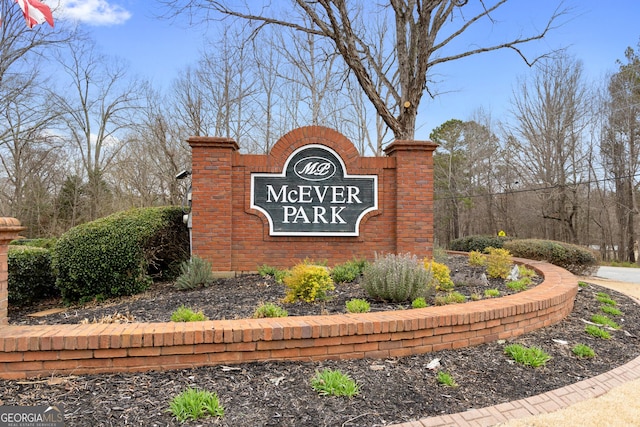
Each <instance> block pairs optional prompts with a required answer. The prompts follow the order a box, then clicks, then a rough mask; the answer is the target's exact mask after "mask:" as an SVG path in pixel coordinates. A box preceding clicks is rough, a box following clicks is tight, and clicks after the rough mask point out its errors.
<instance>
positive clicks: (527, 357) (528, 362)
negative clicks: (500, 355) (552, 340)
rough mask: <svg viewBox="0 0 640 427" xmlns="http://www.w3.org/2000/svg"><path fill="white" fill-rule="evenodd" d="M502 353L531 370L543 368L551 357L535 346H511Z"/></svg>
mask: <svg viewBox="0 0 640 427" xmlns="http://www.w3.org/2000/svg"><path fill="white" fill-rule="evenodd" d="M504 352H505V354H506V355H508V356H509V357H511V358H512V359H513V360H515V361H516V362H517V363H520V364H522V365H524V366H531V367H532V368H538V367H540V366H545V365H546V363H547V362H548V361H549V360H551V356H549V355H548V354H547V353H545V352H544V350H542V349H541V348H539V347H535V346H533V347H525V346H523V345H520V344H511V345H508V346H506V347H505V348H504Z"/></svg>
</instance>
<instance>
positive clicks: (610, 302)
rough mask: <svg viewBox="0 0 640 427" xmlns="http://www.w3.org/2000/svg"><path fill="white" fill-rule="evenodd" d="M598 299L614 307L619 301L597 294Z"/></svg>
mask: <svg viewBox="0 0 640 427" xmlns="http://www.w3.org/2000/svg"><path fill="white" fill-rule="evenodd" d="M596 299H597V300H598V302H600V303H602V304H606V305H610V306H612V307H615V306H616V305H618V303H617V302H615V301H614V300H612V299H611V298H609V297H604V296H596Z"/></svg>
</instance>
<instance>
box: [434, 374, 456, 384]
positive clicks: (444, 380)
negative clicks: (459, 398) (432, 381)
mask: <svg viewBox="0 0 640 427" xmlns="http://www.w3.org/2000/svg"><path fill="white" fill-rule="evenodd" d="M436 380H437V381H438V384H440V385H444V386H447V387H458V383H456V380H455V379H453V377H452V376H451V374H450V373H448V372H444V371H439V372H438V373H437V374H436Z"/></svg>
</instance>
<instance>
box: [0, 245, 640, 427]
mask: <svg viewBox="0 0 640 427" xmlns="http://www.w3.org/2000/svg"><path fill="white" fill-rule="evenodd" d="M451 258H452V259H451V261H450V263H449V264H450V265H451V267H452V271H453V272H454V273H455V271H456V270H458V273H466V272H468V271H470V270H469V269H468V267H466V266H465V265H464V262H462V263H460V260H459V259H457V257H451ZM474 274H475V272H474ZM459 277H460V276H459ZM467 282H473V281H472V280H467ZM456 283H458V282H456ZM489 287H490V288H499V289H501V290H504V291H506V287H504V284H503V283H496V282H494V283H491V284H489ZM456 290H458V291H460V292H462V293H464V294H467V295H470V294H471V293H478V294H481V295H482V294H483V293H484V291H483V290H482V288H481V287H480V286H479V285H478V284H477V283H472V284H471V285H467V286H456ZM597 292H606V293H607V294H608V295H610V296H611V298H612V299H613V300H615V301H616V302H617V306H616V307H617V308H618V309H619V310H621V311H622V312H623V315H621V316H610V317H612V318H613V319H614V320H615V321H616V322H617V323H619V324H620V325H621V329H620V330H616V331H614V330H610V331H609V332H610V333H611V339H610V340H603V339H596V338H593V337H591V336H590V335H588V334H587V333H585V326H586V323H585V321H588V320H589V319H590V318H591V316H592V315H593V314H598V313H601V309H600V307H601V306H602V305H603V304H602V303H600V302H598V301H597V300H596V293H597ZM503 294H504V293H503ZM283 296H284V290H283V289H282V285H278V284H276V283H275V282H273V281H271V280H266V279H263V278H260V277H259V276H248V277H243V278H239V279H228V280H221V281H219V282H217V283H215V284H214V285H212V286H210V287H209V288H206V289H199V290H195V291H187V292H176V291H173V290H172V288H171V286H170V285H167V284H165V285H157V287H156V288H154V289H152V290H150V291H149V292H147V293H146V294H145V295H142V296H138V297H135V298H129V299H127V300H123V301H120V302H117V303H108V304H107V303H105V304H101V305H96V306H95V307H90V308H89V307H84V308H73V309H70V310H68V311H67V312H66V313H64V314H59V315H55V316H47V317H45V318H40V319H36V318H31V317H27V316H26V315H25V313H27V310H24V309H23V310H12V311H11V312H10V315H11V316H12V323H16V324H28V323H30V324H34V323H39V322H43V321H46V323H77V322H79V321H80V320H82V319H85V318H87V319H89V320H93V318H94V317H95V318H96V319H100V318H101V317H103V316H106V315H110V316H111V317H119V316H117V315H116V316H113V315H114V314H126V313H129V317H131V316H135V319H136V321H151V320H161V321H166V320H169V317H170V315H171V312H172V311H173V310H174V309H175V308H177V307H179V306H180V305H185V306H188V307H191V308H193V309H196V310H202V311H203V312H204V313H205V314H206V315H207V316H209V318H212V319H220V318H227V319H229V318H236V317H250V316H251V315H252V314H253V311H254V309H255V307H256V306H257V305H258V303H259V302H267V301H272V302H279V301H280V299H281V298H282V297H283ZM356 297H358V298H366V297H365V295H364V293H363V292H362V291H361V290H360V287H359V286H358V285H357V284H343V285H338V286H337V291H336V297H335V298H334V299H333V300H332V301H330V302H327V303H326V304H325V306H324V310H326V311H327V312H329V313H334V312H344V308H343V307H344V302H345V301H346V300H348V299H351V298H356ZM39 308H41V307H39ZM285 308H286V309H287V310H288V312H289V315H301V314H319V312H320V310H322V309H321V308H320V307H319V306H313V305H309V304H293V305H286V306H285ZM400 308H408V307H398V306H389V305H386V304H382V303H379V302H373V301H372V310H387V309H400ZM33 310H34V308H31V311H33ZM639 337H640V308H639V306H638V305H637V304H636V303H635V302H634V301H633V300H632V299H630V298H628V297H626V296H625V295H623V294H620V293H618V292H615V291H613V290H609V289H604V288H601V287H599V286H596V285H593V284H588V285H587V286H585V287H581V288H580V291H579V293H578V296H577V298H576V304H575V308H574V311H573V312H572V313H571V314H570V315H569V316H568V318H567V319H566V320H564V321H562V322H560V323H559V324H557V325H554V326H551V327H548V328H545V329H543V330H539V331H535V332H532V333H529V334H527V335H524V336H522V337H519V338H517V339H514V340H512V341H509V342H496V343H491V344H485V345H481V346H478V347H473V348H467V349H461V350H455V351H442V352H437V353H430V354H425V355H421V356H413V357H405V358H395V359H384V360H347V361H324V362H313V363H312V362H309V363H291V362H262V363H250V364H241V365H234V366H211V367H203V368H194V369H186V370H180V371H170V372H148V373H141V374H108V375H104V374H103V375H79V376H66V377H51V378H47V379H42V380H25V381H2V380H0V396H1V397H0V405H46V404H51V403H62V404H63V405H64V410H65V413H66V422H67V425H68V426H89V425H95V426H124V425H138V426H173V425H180V424H179V423H178V422H177V421H176V420H175V419H174V418H173V417H172V415H171V414H170V413H168V412H167V408H168V407H169V402H170V401H171V399H172V398H173V397H175V396H176V395H178V394H179V393H180V392H182V391H184V390H185V389H186V388H187V387H197V388H201V389H206V390H210V391H212V392H216V393H217V394H218V396H219V397H220V400H221V403H222V405H223V406H224V408H225V415H224V417H222V418H220V419H217V418H205V419H201V420H199V421H193V422H189V423H186V424H185V425H191V426H196V425H198V426H200V425H220V426H384V425H389V424H393V423H400V422H405V421H410V420H416V419H419V418H422V417H428V416H436V415H442V414H447V413H456V412H461V411H466V410H468V409H472V408H481V407H485V406H491V405H496V404H499V403H504V402H508V401H512V400H517V399H522V398H525V397H528V396H533V395H536V394H540V393H544V392H546V391H549V390H552V389H556V388H559V387H563V386H566V385H569V384H572V383H575V382H578V381H581V380H583V379H586V378H590V377H593V376H596V375H599V374H601V373H603V372H606V371H609V370H611V369H613V368H615V367H617V366H620V365H622V364H624V363H626V362H628V361H629V360H631V359H633V358H635V357H637V356H638V355H640V339H639ZM564 342H566V344H565V343H564ZM511 343H520V344H523V345H526V346H538V347H540V348H542V349H543V350H544V351H546V352H547V353H548V354H549V355H550V356H551V357H552V359H551V360H550V361H549V362H547V364H546V366H545V367H541V368H536V369H534V368H529V367H524V366H521V365H518V364H516V363H514V362H512V361H511V360H510V359H509V358H508V357H507V356H506V355H505V354H504V347H505V346H506V345H507V344H511ZM578 343H583V344H587V345H589V346H590V347H591V348H592V349H593V350H595V352H596V357H595V358H593V359H579V358H578V357H576V356H575V355H574V354H573V353H572V352H571V349H572V347H573V346H574V345H575V344H578ZM434 359H439V363H440V367H439V368H438V369H435V370H431V369H428V368H427V364H429V362H432V361H433V360H434ZM324 368H332V369H339V370H340V371H342V372H343V373H346V374H348V375H350V376H351V377H352V378H353V379H354V380H355V381H356V382H357V383H358V385H359V387H360V393H359V394H358V395H357V396H355V397H353V398H343V397H324V396H319V395H318V394H317V393H316V392H315V391H314V390H313V389H312V388H311V386H310V380H311V378H312V377H313V375H314V373H315V372H316V371H318V370H321V369H324ZM438 370H442V371H446V372H449V373H450V374H451V375H452V376H453V378H454V379H455V381H456V382H457V383H458V385H459V386H458V387H456V388H451V387H445V386H442V385H438V383H437V381H436V373H437V371H438Z"/></svg>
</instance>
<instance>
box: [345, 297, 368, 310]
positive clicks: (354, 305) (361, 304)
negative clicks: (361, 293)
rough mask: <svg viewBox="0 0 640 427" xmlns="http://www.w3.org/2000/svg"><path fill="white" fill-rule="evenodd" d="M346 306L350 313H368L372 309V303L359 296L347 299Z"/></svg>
mask: <svg viewBox="0 0 640 427" xmlns="http://www.w3.org/2000/svg"><path fill="white" fill-rule="evenodd" d="M346 306H347V311H348V312H349V313H367V312H369V310H371V304H369V303H368V302H367V301H365V300H363V299H359V298H354V299H351V300H349V301H347V303H346Z"/></svg>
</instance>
